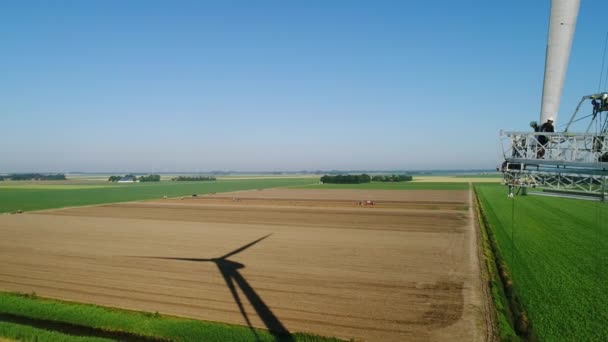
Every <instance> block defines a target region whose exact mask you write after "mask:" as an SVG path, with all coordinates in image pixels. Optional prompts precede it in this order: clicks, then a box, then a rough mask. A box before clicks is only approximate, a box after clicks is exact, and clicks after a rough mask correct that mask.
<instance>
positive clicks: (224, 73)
mask: <svg viewBox="0 0 608 342" xmlns="http://www.w3.org/2000/svg"><path fill="white" fill-rule="evenodd" d="M549 12H550V1H549V0H518V1H497V0H496V1H490V0H478V1H472V0H471V1H465V0H463V1H453V0H444V1H424V0H419V1H414V0H410V1H407V0H402V1H371V0H370V1H346V0H344V1H327V0H319V1H250V0H248V1H40V2H30V1H2V2H0V125H1V127H2V130H1V133H0V173H1V172H22V171H40V172H45V171H49V172H50V171H63V172H65V171H75V170H79V171H101V172H103V171H116V170H142V171H159V172H162V171H205V170H219V169H223V170H227V169H230V170H243V171H251V170H302V169H308V170H315V169H323V170H326V169H469V168H492V167H494V166H496V164H498V162H499V159H500V155H499V147H498V133H499V130H500V129H501V128H504V129H510V130H527V129H528V127H527V126H528V123H529V121H530V120H535V119H538V116H539V113H540V98H541V92H542V81H543V72H544V59H545V48H546V39H547V32H548V21H549ZM606 31H608V24H606V21H605V3H604V1H603V0H582V4H581V12H580V15H579V22H578V27H577V31H576V35H575V41H574V46H573V50H572V55H571V63H570V68H569V70H568V76H567V79H566V86H565V89H564V95H563V101H562V107H561V112H560V118H559V119H558V126H559V124H560V123H563V122H564V121H565V120H566V119H567V118H569V116H570V114H571V113H572V111H573V110H574V107H575V106H576V103H577V102H578V100H579V99H580V97H581V96H583V95H586V94H589V93H594V92H596V91H597V90H598V81H599V73H600V68H601V62H602V51H603V47H604V39H605V35H606Z"/></svg>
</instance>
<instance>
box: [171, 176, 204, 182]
mask: <svg viewBox="0 0 608 342" xmlns="http://www.w3.org/2000/svg"><path fill="white" fill-rule="evenodd" d="M171 180H172V181H176V182H208V181H214V180H215V177H213V176H179V177H175V178H171Z"/></svg>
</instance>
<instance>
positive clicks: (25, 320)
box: [0, 293, 340, 342]
mask: <svg viewBox="0 0 608 342" xmlns="http://www.w3.org/2000/svg"><path fill="white" fill-rule="evenodd" d="M0 336H2V337H6V338H13V339H19V340H26V341H37V340H39V341H51V342H53V341H78V342H80V341H87V342H88V341H91V342H98V341H112V340H121V341H138V342H139V341H303V342H325V341H336V342H337V341H340V340H338V339H335V338H326V337H321V336H317V335H312V334H304V333H295V334H291V335H276V334H274V335H273V334H272V333H270V332H269V331H267V330H264V329H257V328H256V329H250V328H249V327H245V326H239V325H229V324H223V323H215V322H206V321H198V320H194V319H187V318H178V317H172V316H165V315H160V314H158V313H146V312H137V311H129V310H122V309H114V308H107V307H102V306H97V305H91V304H80V303H72V302H64V301H59V300H53V299H45V298H39V297H37V296H35V295H24V294H15V293H0Z"/></svg>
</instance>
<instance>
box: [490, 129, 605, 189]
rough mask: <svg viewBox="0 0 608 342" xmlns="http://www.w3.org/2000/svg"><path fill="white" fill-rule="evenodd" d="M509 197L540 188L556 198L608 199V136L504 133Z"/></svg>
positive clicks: (504, 181) (502, 143)
mask: <svg viewBox="0 0 608 342" xmlns="http://www.w3.org/2000/svg"><path fill="white" fill-rule="evenodd" d="M500 138H501V147H502V153H503V156H504V162H503V164H502V165H501V166H500V168H499V169H500V171H502V172H503V175H504V178H503V183H504V184H506V185H508V186H509V196H513V195H515V194H524V195H525V194H527V193H528V189H529V188H539V189H542V190H544V191H545V192H547V193H551V194H554V195H564V196H569V197H582V198H589V199H599V200H602V201H604V200H605V199H606V196H607V193H606V190H607V189H606V177H607V176H608V134H607V133H603V134H592V133H569V132H562V133H547V132H504V131H501V133H500Z"/></svg>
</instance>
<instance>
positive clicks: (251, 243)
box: [220, 234, 272, 259]
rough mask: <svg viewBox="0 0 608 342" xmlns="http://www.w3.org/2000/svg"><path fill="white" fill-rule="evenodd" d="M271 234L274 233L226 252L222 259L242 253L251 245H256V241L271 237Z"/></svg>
mask: <svg viewBox="0 0 608 342" xmlns="http://www.w3.org/2000/svg"><path fill="white" fill-rule="evenodd" d="M270 235H272V234H268V235H266V236H263V237H261V238H259V239H257V240H255V241H253V242H250V243H248V244H246V245H245V246H243V247H241V248H238V249H235V250H233V251H232V252H230V253H228V254H225V255H223V256H221V257H220V259H227V258H229V257H231V256H233V255H235V254H238V253H241V252H242V251H244V250H246V249H247V248H249V247H251V246H253V245H255V244H256V243H258V242H260V241H262V240H264V239H265V238H267V237H269V236H270Z"/></svg>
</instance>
